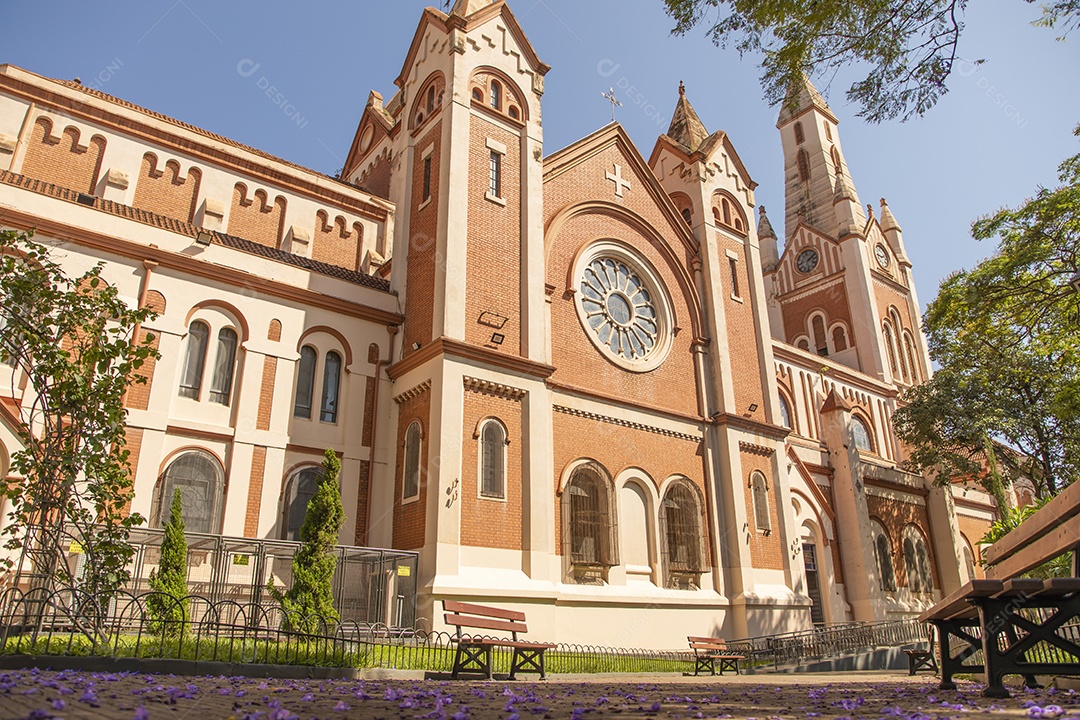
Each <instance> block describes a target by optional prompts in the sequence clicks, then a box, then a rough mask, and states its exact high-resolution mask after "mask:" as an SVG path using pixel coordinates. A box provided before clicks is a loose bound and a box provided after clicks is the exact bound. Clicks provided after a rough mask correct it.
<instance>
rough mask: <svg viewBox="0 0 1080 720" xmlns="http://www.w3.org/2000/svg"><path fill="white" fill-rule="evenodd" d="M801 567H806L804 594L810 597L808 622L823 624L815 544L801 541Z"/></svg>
mask: <svg viewBox="0 0 1080 720" xmlns="http://www.w3.org/2000/svg"><path fill="white" fill-rule="evenodd" d="M802 553H803V567H804V568H805V569H806V594H807V595H808V596H809V597H810V603H811V604H810V622H812V623H814V624H815V625H824V624H825V608H824V607H822V601H821V579H820V578H819V577H818V562H817V546H816V545H814V544H813V543H803V546H802Z"/></svg>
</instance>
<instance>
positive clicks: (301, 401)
mask: <svg viewBox="0 0 1080 720" xmlns="http://www.w3.org/2000/svg"><path fill="white" fill-rule="evenodd" d="M318 361H319V353H318V352H316V351H315V348H313V347H311V346H310V345H305V346H304V347H302V348H300V365H299V367H297V369H296V402H294V403H293V417H298V418H307V419H308V420H310V419H311V399H312V396H313V395H314V394H315V365H316V364H317V363H318Z"/></svg>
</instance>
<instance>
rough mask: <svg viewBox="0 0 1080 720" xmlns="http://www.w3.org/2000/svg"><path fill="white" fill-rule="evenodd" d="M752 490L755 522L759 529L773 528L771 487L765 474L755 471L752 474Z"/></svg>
mask: <svg viewBox="0 0 1080 720" xmlns="http://www.w3.org/2000/svg"><path fill="white" fill-rule="evenodd" d="M750 490H751V494H752V495H753V498H754V523H755V524H756V525H757V529H758V530H772V518H770V517H769V487H768V485H766V483H765V476H764V475H762V474H761V473H760V472H754V474H753V475H751V476H750Z"/></svg>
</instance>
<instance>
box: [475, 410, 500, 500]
mask: <svg viewBox="0 0 1080 720" xmlns="http://www.w3.org/2000/svg"><path fill="white" fill-rule="evenodd" d="M480 496H481V497H486V498H498V499H500V500H501V499H504V498H505V497H506V429H505V428H504V427H503V425H502V423H500V422H499V421H497V420H488V421H487V422H485V423H484V427H483V429H482V430H481V431H480Z"/></svg>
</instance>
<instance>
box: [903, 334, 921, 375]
mask: <svg viewBox="0 0 1080 720" xmlns="http://www.w3.org/2000/svg"><path fill="white" fill-rule="evenodd" d="M904 352H905V353H906V354H907V360H908V367H909V368H911V382H912V383H917V382H919V366H918V364H916V362H915V343H914V342H912V340H911V335H909V334H908V333H907V331H905V332H904Z"/></svg>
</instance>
